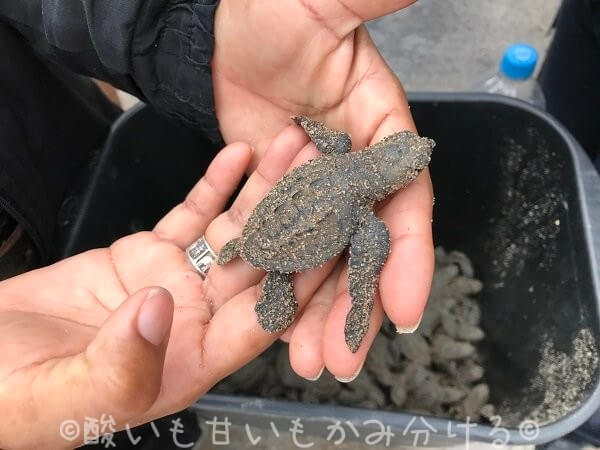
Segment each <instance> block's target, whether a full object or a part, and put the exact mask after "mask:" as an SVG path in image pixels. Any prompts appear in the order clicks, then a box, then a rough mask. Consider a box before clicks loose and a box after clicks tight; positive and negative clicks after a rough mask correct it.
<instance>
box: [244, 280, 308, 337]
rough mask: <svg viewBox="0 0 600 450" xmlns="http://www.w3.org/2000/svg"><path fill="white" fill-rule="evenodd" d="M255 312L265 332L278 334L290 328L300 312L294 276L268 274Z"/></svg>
mask: <svg viewBox="0 0 600 450" xmlns="http://www.w3.org/2000/svg"><path fill="white" fill-rule="evenodd" d="M254 310H255V311H256V315H257V317H258V323H260V326H261V327H263V329H264V330H265V331H268V332H270V333H277V332H278V331H283V330H285V329H286V328H287V327H289V326H290V325H291V323H292V322H293V321H294V318H295V317H296V311H298V302H297V301H296V297H295V296H294V288H293V285H292V274H290V273H281V272H268V273H267V280H266V282H265V286H264V287H263V292H262V295H261V296H260V299H259V300H258V303H256V306H255V307H254Z"/></svg>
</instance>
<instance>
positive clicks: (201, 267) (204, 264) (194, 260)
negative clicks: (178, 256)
mask: <svg viewBox="0 0 600 450" xmlns="http://www.w3.org/2000/svg"><path fill="white" fill-rule="evenodd" d="M185 253H186V254H187V257H188V260H189V261H190V263H191V264H192V266H194V269H196V272H198V273H199V274H200V276H201V277H202V279H205V278H206V275H207V274H208V271H209V269H210V266H212V264H213V263H214V262H215V261H216V259H217V255H216V254H215V252H214V250H213V249H212V248H211V247H210V245H209V244H208V242H206V239H205V238H204V236H201V237H200V238H199V239H198V240H197V241H196V242H194V243H193V244H192V245H190V246H189V247H188V248H186V249H185Z"/></svg>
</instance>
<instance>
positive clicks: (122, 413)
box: [85, 288, 173, 419]
mask: <svg viewBox="0 0 600 450" xmlns="http://www.w3.org/2000/svg"><path fill="white" fill-rule="evenodd" d="M172 319H173V299H172V297H171V294H169V292H168V291H167V290H165V289H162V288H146V289H142V290H140V291H138V292H136V293H135V294H133V295H132V296H131V297H129V298H128V299H127V300H126V301H125V302H123V303H122V304H121V306H119V308H118V309H117V310H116V311H114V312H113V313H112V314H111V315H110V316H109V318H108V319H107V320H106V322H105V323H104V324H103V325H102V328H101V329H100V331H99V332H98V334H97V335H96V338H95V339H94V340H93V341H92V342H91V343H90V345H89V346H88V348H87V350H86V352H85V359H86V361H87V365H88V374H89V383H90V388H91V389H93V390H94V393H96V394H97V395H98V396H99V401H98V404H99V405H102V406H105V407H106V410H104V411H99V412H100V413H103V412H104V413H107V414H108V412H109V410H110V411H112V413H113V416H114V417H115V418H117V417H119V418H122V419H129V418H132V417H135V416H136V415H139V414H141V413H143V412H145V411H146V410H147V409H149V408H150V406H152V404H153V403H154V401H155V400H156V398H157V397H158V394H159V392H160V386H161V381H162V372H163V364H164V360H165V352H166V349H167V343H168V337H169V332H170V330H171V322H172Z"/></svg>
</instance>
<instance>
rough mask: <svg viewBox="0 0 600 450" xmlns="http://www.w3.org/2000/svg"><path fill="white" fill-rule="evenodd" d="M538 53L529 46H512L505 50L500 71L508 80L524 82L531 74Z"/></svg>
mask: <svg viewBox="0 0 600 450" xmlns="http://www.w3.org/2000/svg"><path fill="white" fill-rule="evenodd" d="M537 60H538V53H537V51H536V49H535V48H533V47H532V46H531V45H529V44H514V45H511V46H510V47H508V48H507V49H506V51H505V52H504V57H503V58H502V62H501V63H500V70H501V71H502V73H503V74H504V75H506V76H507V77H508V78H512V79H514V80H525V79H527V78H529V77H530V76H531V74H533V71H534V70H535V65H536V64H537Z"/></svg>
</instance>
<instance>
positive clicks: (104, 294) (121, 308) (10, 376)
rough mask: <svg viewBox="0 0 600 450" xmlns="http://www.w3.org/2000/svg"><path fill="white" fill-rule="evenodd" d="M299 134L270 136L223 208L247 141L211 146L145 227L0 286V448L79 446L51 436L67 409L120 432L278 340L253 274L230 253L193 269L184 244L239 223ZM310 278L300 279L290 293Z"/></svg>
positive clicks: (174, 406)
mask: <svg viewBox="0 0 600 450" xmlns="http://www.w3.org/2000/svg"><path fill="white" fill-rule="evenodd" d="M298 133H301V132H300V131H299V130H298V129H297V127H290V128H289V129H288V130H286V132H284V133H283V134H282V135H281V137H279V138H277V139H275V140H274V141H273V143H272V145H271V146H270V147H271V148H270V150H269V152H268V153H267V154H266V155H265V157H264V158H263V160H262V162H261V164H260V166H259V170H258V171H257V172H256V173H255V174H253V175H252V176H251V177H250V178H249V180H248V182H247V183H246V184H245V186H244V188H243V190H242V192H241V194H240V195H239V197H238V198H237V199H236V201H235V203H234V205H233V207H232V209H231V210H229V211H227V212H224V213H222V214H219V213H220V212H221V211H222V208H223V207H224V205H225V203H226V202H227V200H228V198H229V196H230V195H231V193H232V192H233V191H234V189H235V188H236V186H237V184H238V182H239V180H240V178H241V176H242V174H243V173H244V171H245V170H246V168H247V165H248V163H249V161H250V159H251V156H252V155H251V150H250V148H249V147H248V146H247V145H246V144H240V143H238V144H232V145H230V146H228V147H226V148H225V149H224V150H223V151H222V152H220V153H219V154H218V155H217V157H216V158H215V160H214V161H213V162H212V164H211V165H210V167H209V169H208V171H207V173H206V174H205V176H204V177H203V178H202V179H201V180H200V181H199V182H198V184H197V185H196V186H195V187H194V189H193V190H192V191H191V192H190V194H189V195H188V197H187V199H186V200H185V201H184V202H183V203H181V204H180V205H178V206H176V207H175V208H174V209H173V210H172V211H171V212H170V213H169V214H167V215H166V216H165V217H164V218H163V219H162V220H161V221H160V222H159V223H158V224H157V226H156V228H155V229H154V230H153V231H152V232H141V233H137V234H134V235H130V236H127V237H124V238H122V239H119V240H118V241H116V242H115V243H114V244H113V245H111V246H110V248H104V249H96V250H91V251H88V252H85V253H82V254H80V255H77V256H74V257H72V258H68V259H65V260H63V261H61V262H59V263H57V264H54V265H52V266H49V267H45V268H42V269H39V270H36V271H32V272H29V273H26V274H23V275H20V276H18V277H15V278H12V279H9V280H6V281H4V282H2V283H0V341H1V342H2V358H1V359H0V404H1V405H2V413H3V420H2V421H0V448H27V449H32V448H61V447H69V446H74V445H77V444H78V443H81V439H82V437H83V436H82V435H79V439H76V440H74V441H66V440H64V439H63V438H62V437H61V435H60V433H59V427H60V424H61V423H62V422H63V421H65V420H74V421H76V422H77V423H78V424H79V426H80V428H81V430H83V423H84V422H85V417H91V418H97V419H99V418H100V417H102V415H103V414H105V415H106V416H112V418H113V419H114V421H115V429H123V428H124V427H125V426H126V425H129V426H131V427H133V426H136V425H138V424H141V423H144V422H147V421H150V420H153V419H155V418H157V417H162V416H164V415H167V414H169V413H172V412H175V411H179V410H181V409H183V408H184V407H186V406H188V405H189V404H191V403H192V402H194V401H195V400H197V398H198V397H200V396H201V395H202V394H204V393H205V392H206V391H207V390H208V389H210V388H211V387H212V386H213V385H214V384H215V383H216V382H217V381H219V380H220V379H222V378H223V377H225V376H226V375H228V374H230V373H231V372H233V371H234V370H236V369H238V368H240V367H241V366H243V365H244V364H246V363H247V362H249V361H250V360H251V359H253V358H254V357H256V356H257V355H258V354H260V353H261V352H262V351H263V350H264V349H265V348H267V347H268V346H269V345H270V344H271V343H272V342H273V341H274V340H275V339H276V338H277V337H278V336H277V335H272V334H269V333H267V332H265V331H263V330H262V329H261V327H260V325H259V324H258V322H257V320H256V315H255V314H254V305H255V303H256V301H257V299H258V297H259V294H260V291H261V289H260V281H261V278H262V276H260V274H259V276H258V277H257V278H254V274H255V273H254V272H249V271H248V270H247V269H248V266H247V265H246V264H244V263H243V262H241V261H238V262H236V263H231V264H230V265H228V266H227V267H221V266H215V267H214V268H213V269H211V272H209V275H217V276H211V277H209V278H207V280H202V279H201V277H200V276H199V275H198V274H197V273H196V272H195V271H194V269H193V268H192V267H191V265H190V264H189V262H188V261H187V257H186V255H185V251H184V249H185V248H186V247H187V246H188V245H189V244H191V243H192V242H194V241H195V240H196V239H197V238H198V237H199V236H201V235H203V234H205V235H206V236H207V240H208V242H210V243H211V244H212V243H213V242H214V243H217V244H218V243H220V242H223V241H225V240H227V239H228V238H229V236H230V235H231V234H234V235H239V234H240V233H241V226H242V223H243V222H245V217H246V215H247V214H248V212H249V211H251V210H252V209H253V208H254V206H255V205H256V204H257V203H258V201H259V200H260V199H261V198H262V197H263V196H264V195H265V193H266V192H267V191H268V190H269V189H270V188H271V187H272V185H273V184H274V182H275V181H276V180H278V179H279V178H280V177H281V176H282V175H283V174H284V172H285V171H286V170H288V168H289V165H290V163H291V161H292V159H293V158H294V155H295V154H296V153H298V152H299V150H300V149H299V148H297V149H296V148H293V147H292V148H290V145H289V144H290V140H293V139H290V135H291V137H298V136H297V135H298ZM298 162H299V161H298V160H297V161H296V163H298ZM215 217H216V218H215ZM213 270H214V271H215V272H216V273H215V274H213ZM303 280H304V281H303ZM320 284H321V281H320V280H316V281H314V282H311V277H310V275H308V276H307V275H304V279H303V278H302V277H301V278H300V282H299V283H298V287H297V290H296V295H297V296H298V298H299V300H300V302H301V303H302V304H305V303H306V301H307V300H308V299H309V298H310V297H312V296H313V294H314V291H315V290H316V289H317V288H318V287H319V285H320ZM151 286H160V287H151Z"/></svg>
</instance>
